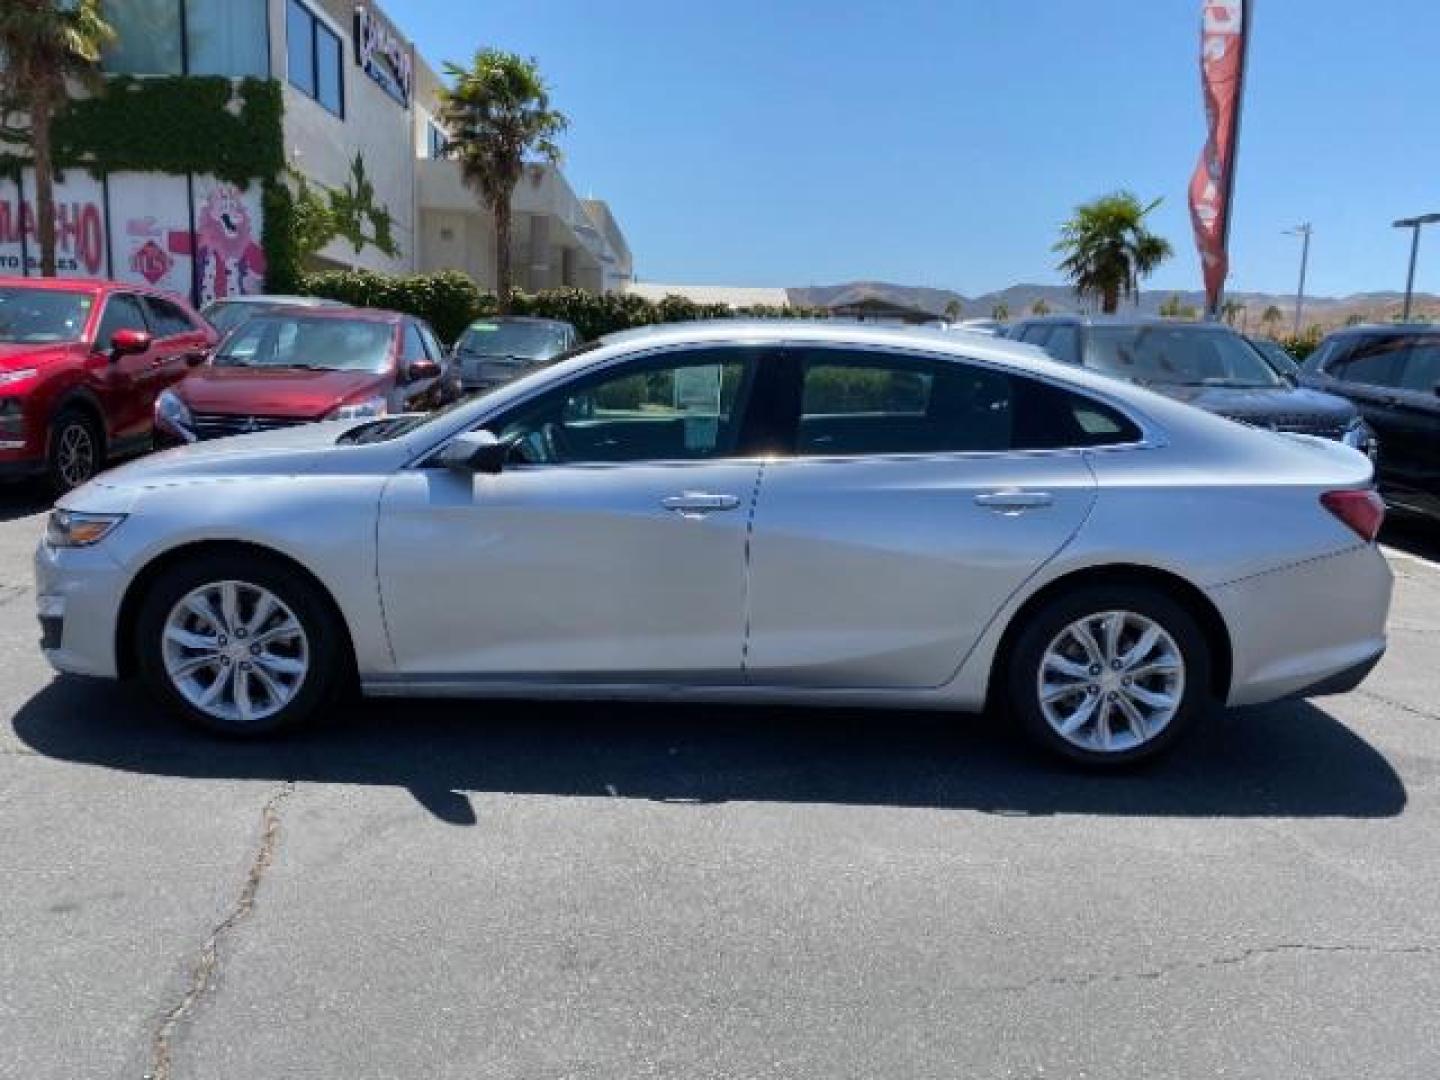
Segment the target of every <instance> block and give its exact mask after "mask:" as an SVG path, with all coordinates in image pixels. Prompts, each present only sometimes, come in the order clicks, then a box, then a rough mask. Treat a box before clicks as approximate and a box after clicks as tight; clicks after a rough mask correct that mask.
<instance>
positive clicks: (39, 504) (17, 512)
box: [0, 484, 55, 524]
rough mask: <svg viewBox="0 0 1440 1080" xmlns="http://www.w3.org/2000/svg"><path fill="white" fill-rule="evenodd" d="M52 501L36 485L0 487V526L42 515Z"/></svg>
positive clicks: (52, 503) (51, 498) (52, 499)
mask: <svg viewBox="0 0 1440 1080" xmlns="http://www.w3.org/2000/svg"><path fill="white" fill-rule="evenodd" d="M54 501H55V500H54V498H53V496H51V494H50V493H49V492H48V491H45V490H43V489H42V488H41V487H40V486H39V485H38V484H3V485H0V524H4V523H5V522H7V521H19V520H20V519H21V518H27V517H33V516H34V515H35V514H40V513H44V512H45V511H46V510H49V509H50V507H51V506H52V505H54Z"/></svg>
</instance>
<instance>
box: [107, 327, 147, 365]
mask: <svg viewBox="0 0 1440 1080" xmlns="http://www.w3.org/2000/svg"><path fill="white" fill-rule="evenodd" d="M154 340H155V339H154V338H152V337H151V336H150V335H149V334H147V333H146V332H145V331H144V330H116V331H115V336H114V337H112V338H111V339H110V357H111V359H114V360H118V359H119V358H120V357H122V356H134V355H136V354H137V353H143V352H144V351H145V350H146V349H148V348H150V345H151V343H152V342H153V341H154Z"/></svg>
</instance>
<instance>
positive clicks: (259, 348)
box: [155, 308, 458, 444]
mask: <svg viewBox="0 0 1440 1080" xmlns="http://www.w3.org/2000/svg"><path fill="white" fill-rule="evenodd" d="M457 396H458V386H457V384H456V382H455V380H454V379H453V378H452V377H451V372H450V362H449V360H448V359H447V358H446V356H445V351H444V349H443V348H442V347H441V345H440V342H439V341H438V340H437V339H436V337H435V334H434V333H433V332H432V331H431V329H430V327H429V326H428V325H426V324H425V323H424V322H422V321H421V320H419V319H416V318H412V317H411V316H409V315H402V314H400V313H398V312H394V311H372V310H369V309H364V308H271V309H269V310H267V311H264V312H262V313H261V314H259V315H256V316H254V317H252V318H251V319H250V320H249V321H248V322H245V323H242V324H241V325H240V326H238V327H236V328H235V329H234V330H232V331H231V332H230V333H229V334H227V335H226V336H225V338H224V340H223V341H221V343H220V346H219V347H218V348H217V349H216V350H215V351H214V354H213V355H212V356H211V358H210V362H209V363H207V364H205V365H204V366H203V367H199V368H196V369H195V370H194V371H192V372H191V373H190V375H189V377H188V378H186V379H185V381H184V382H182V383H180V384H179V385H177V386H174V387H172V388H171V389H169V390H167V391H166V392H165V393H163V394H161V395H160V397H159V398H158V399H157V400H156V402H155V428H156V431H157V433H158V435H159V437H160V438H161V439H162V440H163V441H165V442H167V443H170V444H175V443H189V442H196V441H197V440H200V439H216V438H220V437H222V436H226V435H243V434H247V433H249V432H254V431H271V430H274V429H275V428H283V427H292V426H294V425H295V424H305V423H310V422H311V421H315V420H355V419H359V418H361V417H380V416H390V415H394V414H396V413H404V412H420V411H423V410H425V409H429V408H433V407H435V406H437V405H443V404H445V403H447V402H448V401H450V400H451V399H452V398H454V397H457Z"/></svg>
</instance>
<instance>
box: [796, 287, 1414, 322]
mask: <svg viewBox="0 0 1440 1080" xmlns="http://www.w3.org/2000/svg"><path fill="white" fill-rule="evenodd" d="M786 292H787V294H788V295H789V297H790V303H792V304H795V305H797V306H804V307H832V306H835V305H836V304H837V303H849V302H852V301H854V300H856V299H864V298H874V299H882V300H887V301H889V302H891V303H896V304H903V305H905V306H906V307H913V308H919V309H920V310H922V311H928V312H931V313H932V314H934V315H936V316H943V315H944V313H945V308H946V306H947V305H948V304H950V303H952V302H958V303H959V304H960V310H961V313H962V315H961V317H962V318H967V319H978V318H990V317H991V315H992V313H993V312H994V310H995V308H996V306H997V305H999V304H1002V303H1003V304H1004V305H1005V306H1006V307H1007V308H1008V309H1009V312H1010V318H1011V319H1018V318H1021V317H1022V316H1025V315H1028V314H1030V312H1031V311H1032V309H1033V308H1034V306H1035V303H1036V302H1037V301H1040V300H1043V301H1044V302H1045V304H1046V305H1047V306H1048V307H1049V309H1050V311H1051V312H1052V313H1054V314H1060V313H1063V312H1077V311H1083V310H1093V308H1094V305H1093V304H1086V303H1082V302H1081V301H1080V300H1079V299H1078V298H1077V297H1076V295H1075V292H1074V290H1072V289H1070V288H1068V287H1066V286H1064V285H1024V284H1022V285H1011V286H1010V287H1009V288H1008V289H1001V290H999V291H998V292H989V293H984V294H983V295H980V296H964V295H962V294H961V293H957V292H953V291H951V290H949V289H931V288H922V287H918V286H912V285H894V284H890V283H887V282H880V281H854V282H849V283H847V284H843V285H812V286H809V287H807V288H803V289H788V290H786ZM1172 296H1173V297H1177V298H1178V299H1179V303H1180V306H1181V307H1182V308H1186V307H1190V308H1194V309H1195V310H1197V311H1199V310H1202V309H1203V308H1204V306H1205V294H1204V293H1202V292H1171V291H1168V290H1163V289H1147V290H1144V291H1143V292H1142V293H1141V294H1140V302H1139V304H1138V305H1137V304H1134V303H1129V304H1125V305H1123V306H1122V308H1121V311H1122V312H1132V313H1133V312H1138V313H1139V314H1141V315H1158V314H1159V313H1160V308H1161V306H1162V305H1164V304H1166V303H1167V302H1168V301H1169V300H1170V299H1171V297H1172ZM1229 298H1230V299H1232V300H1236V301H1238V302H1239V303H1241V304H1243V305H1245V308H1246V310H1245V312H1244V313H1243V314H1242V315H1241V317H1240V320H1239V321H1238V322H1237V325H1238V324H1240V323H1244V324H1247V325H1248V326H1249V328H1250V329H1252V330H1259V329H1261V322H1260V317H1261V315H1262V314H1263V313H1264V312H1265V310H1266V309H1267V308H1269V307H1275V308H1277V309H1279V311H1280V313H1281V315H1282V317H1283V318H1282V322H1281V328H1283V329H1288V328H1289V327H1290V326H1291V324H1292V323H1293V321H1294V318H1295V297H1294V295H1293V294H1291V295H1284V294H1276V293H1259V292H1242V293H1231V294H1229ZM1404 299H1405V297H1404V294H1403V293H1398V292H1367V293H1356V294H1354V295H1352V296H1342V297H1333V296H1307V297H1306V298H1305V313H1304V322H1305V324H1306V325H1307V326H1309V325H1311V324H1318V325H1319V326H1320V327H1321V328H1322V329H1330V328H1331V327H1334V326H1339V325H1341V324H1343V323H1345V322H1347V321H1351V320H1353V319H1356V318H1359V319H1363V320H1364V321H1366V322H1389V321H1391V320H1393V319H1395V318H1398V317H1399V315H1400V311H1401V308H1402V305H1403V303H1404ZM1414 313H1415V316H1416V317H1417V318H1428V319H1440V296H1435V295H1433V294H1431V293H1417V294H1416V295H1415V307H1414Z"/></svg>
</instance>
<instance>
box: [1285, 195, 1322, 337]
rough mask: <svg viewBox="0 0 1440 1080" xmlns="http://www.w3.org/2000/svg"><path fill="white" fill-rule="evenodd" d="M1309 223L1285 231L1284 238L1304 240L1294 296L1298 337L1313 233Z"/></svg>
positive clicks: (1297, 335)
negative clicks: (1298, 284) (1297, 285)
mask: <svg viewBox="0 0 1440 1080" xmlns="http://www.w3.org/2000/svg"><path fill="white" fill-rule="evenodd" d="M1314 231H1315V229H1314V227H1313V226H1312V225H1311V224H1310V222H1308V221H1307V222H1306V223H1305V224H1304V225H1297V226H1296V227H1295V228H1293V229H1286V230H1285V235H1286V236H1299V237H1303V238H1304V245H1303V246H1302V247H1301V249H1300V291H1299V292H1298V293H1296V294H1295V336H1296V337H1297V338H1298V337H1299V336H1300V318H1301V316H1302V315H1304V313H1305V273H1306V271H1307V270H1309V268H1310V234H1311V233H1312V232H1314Z"/></svg>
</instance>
